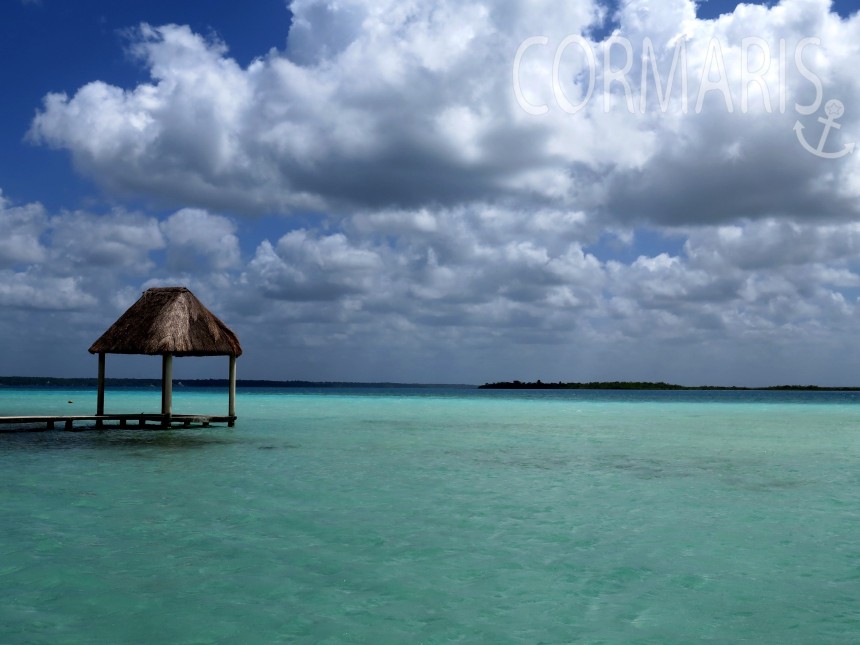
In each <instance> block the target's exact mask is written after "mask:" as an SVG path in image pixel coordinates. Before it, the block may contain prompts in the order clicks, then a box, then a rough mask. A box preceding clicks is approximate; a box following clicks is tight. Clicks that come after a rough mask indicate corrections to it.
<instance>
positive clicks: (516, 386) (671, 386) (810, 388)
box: [479, 379, 860, 392]
mask: <svg viewBox="0 0 860 645" xmlns="http://www.w3.org/2000/svg"><path fill="white" fill-rule="evenodd" d="M479 389H481V390H750V391H762V390H787V391H803V392H814V391H824V392H856V391H860V387H822V386H819V385H771V386H767V387H741V386H737V385H732V386H720V385H676V384H675V383H664V382H662V381H658V382H656V383H655V382H651V381H592V382H590V383H563V382H562V381H558V382H557V383H544V382H543V381H541V380H540V379H538V380H537V381H534V382H531V383H529V382H523V381H500V382H498V383H485V384H484V385H480V386H479Z"/></svg>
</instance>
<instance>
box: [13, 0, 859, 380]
mask: <svg viewBox="0 0 860 645" xmlns="http://www.w3.org/2000/svg"><path fill="white" fill-rule="evenodd" d="M544 4H545V5H546V6H544ZM566 4H567V5H569V6H565V7H560V6H558V3H552V2H546V3H540V2H538V3H527V2H517V1H516V0H509V1H507V2H499V3H495V4H491V5H482V4H480V3H473V2H461V3H453V2H451V3H447V2H442V3H435V4H434V3H429V2H427V3H425V2H420V1H418V0H416V1H415V2H412V3H408V4H406V3H396V2H378V3H374V2H364V1H362V0H350V1H349V2H343V3H339V4H334V3H328V2H324V1H322V0H296V2H292V3H285V2H283V1H282V0H258V1H257V2H255V3H253V4H251V5H249V6H244V5H240V4H238V3H219V2H214V3H213V2H206V3H203V2H186V3H168V2H146V3H143V2H121V3H117V2H108V1H106V0H81V1H79V2H75V3H61V2H58V1H57V0H41V1H40V2H34V1H28V2H23V1H18V0H14V1H10V2H6V3H4V4H3V5H2V7H0V30H2V38H0V43H2V45H0V47H2V50H0V54H2V55H3V60H5V61H7V62H6V63H5V64H4V65H3V66H2V67H0V75H2V76H0V81H2V82H3V86H4V87H5V88H11V90H8V89H7V92H5V93H4V94H5V97H4V102H3V117H4V118H3V119H2V122H0V123H2V126H0V145H2V149H3V154H2V155H0V190H2V196H3V203H2V204H0V206H2V210H0V224H2V225H3V228H4V229H5V230H6V240H5V241H2V240H0V281H2V283H3V284H5V287H0V332H2V335H3V337H4V338H5V339H6V341H5V342H6V343H7V345H8V346H7V348H6V350H7V355H8V357H9V358H8V361H9V362H8V363H6V364H5V365H4V366H3V368H2V370H0V371H2V372H3V373H5V374H54V375H58V376H61V375H68V376H80V375H87V374H89V373H90V372H92V359H91V357H89V356H88V355H87V354H86V353H85V349H86V347H87V346H88V345H89V343H90V342H91V341H92V340H94V338H95V337H96V336H98V334H99V333H100V332H101V331H102V330H103V328H105V327H106V326H107V325H108V324H109V323H110V322H112V320H113V319H114V318H116V317H117V316H118V315H119V314H120V313H121V312H122V311H123V310H124V308H125V307H127V306H129V305H130V304H131V302H133V301H134V299H135V298H136V297H137V295H139V293H140V291H141V290H142V289H145V288H146V287H148V286H153V285H159V284H179V283H181V284H187V285H188V286H189V287H191V288H192V289H193V290H194V291H195V292H196V293H197V294H198V296H199V297H201V299H203V300H204V302H206V303H207V304H208V305H209V306H210V307H211V308H212V309H213V310H215V311H216V312H217V313H219V314H220V315H221V316H222V317H223V318H224V319H225V320H226V321H227V322H228V323H229V324H230V325H231V326H233V327H234V328H236V330H237V331H239V332H240V335H241V336H242V339H243V343H244V344H245V346H246V348H247V350H246V356H245V357H244V358H243V365H242V370H243V375H244V376H247V377H256V378H285V379H288V378H295V379H319V380H398V381H423V382H441V381H448V382H482V381H485V380H499V379H508V378H520V379H532V378H543V379H544V380H556V379H563V380H594V379H612V380H614V379H636V380H672V381H677V382H684V383H698V382H705V383H740V384H760V383H784V382H819V383H825V382H832V383H842V384H856V383H857V382H860V372H858V371H857V370H855V369H854V368H853V365H852V364H851V361H846V360H845V358H846V357H853V356H855V350H854V342H853V329H854V322H855V319H856V308H857V307H858V304H857V294H858V289H860V277H858V275H860V274H858V272H857V271H858V267H860V259H858V257H857V252H858V250H860V231H858V230H857V229H856V226H857V225H856V222H857V216H858V214H860V212H858V207H857V206H856V203H857V200H856V199H855V197H856V196H857V194H858V193H860V187H858V186H860V178H858V174H857V167H856V161H855V160H854V159H855V158H854V155H847V156H845V157H840V158H839V159H832V160H827V159H823V158H819V157H816V156H815V155H812V154H810V153H809V152H808V151H807V150H804V149H803V147H802V146H801V145H800V144H799V142H798V140H797V138H796V136H795V129H794V126H795V123H801V124H802V125H804V127H805V128H806V129H805V130H804V133H806V136H807V137H808V139H809V140H810V141H812V143H813V146H812V147H813V148H814V147H815V145H817V143H818V139H817V136H818V134H820V132H821V126H820V125H819V122H818V121H817V119H818V118H819V117H821V116H822V115H823V114H824V112H823V110H824V107H823V102H822V105H821V106H819V107H820V110H818V112H817V113H816V114H800V113H798V112H797V111H796V110H795V109H794V103H795V102H796V101H797V102H800V101H801V99H804V98H805V97H808V95H809V92H810V91H811V90H812V88H813V85H812V84H811V82H810V79H809V78H808V75H809V74H813V75H815V77H816V78H818V79H821V81H822V85H821V88H822V98H823V99H824V100H829V99H831V98H838V99H840V100H841V101H842V102H843V103H844V105H845V108H846V110H845V115H844V117H841V121H840V122H839V125H840V126H841V127H839V128H837V129H835V130H833V137H832V138H831V139H829V140H828V146H832V147H828V148H827V149H828V150H838V149H839V148H838V146H840V145H843V144H845V145H847V144H849V143H850V142H852V141H854V140H855V136H854V135H855V133H857V124H858V122H860V121H858V116H860V114H858V113H860V110H856V111H854V110H853V109H852V106H853V103H852V100H854V101H860V86H858V82H857V81H856V80H855V79H854V74H853V72H852V68H853V61H854V60H856V58H852V56H854V54H855V53H856V52H855V50H856V48H857V43H858V42H860V39H858V38H857V36H860V22H858V20H857V19H856V17H855V16H854V15H852V12H854V11H855V9H854V7H853V6H852V3H850V2H846V1H837V2H834V3H833V4H832V5H829V4H828V3H827V2H826V1H825V0H783V2H782V3H775V2H770V3H762V6H759V7H753V6H741V7H738V6H737V3H734V2H720V1H717V0H709V1H708V2H705V3H701V4H699V5H698V6H694V5H693V4H692V3H691V2H689V1H688V0H670V1H668V2H662V3H653V2H649V1H647V0H632V1H630V2H624V3H621V4H620V5H619V4H617V3H613V4H606V3H603V4H601V3H599V2H590V1H589V2H578V3H566ZM601 16H603V17H602V18H601ZM717 18H719V20H715V19H717ZM612 30H615V33H616V34H617V35H620V36H621V37H623V38H629V41H630V43H631V51H633V50H637V51H636V52H635V53H636V56H638V55H639V54H640V53H641V52H640V51H638V49H639V47H640V46H641V44H642V42H643V38H647V39H649V40H651V41H653V42H655V43H658V44H661V43H662V44H663V46H665V49H664V50H660V51H659V58H660V60H659V62H658V64H659V66H660V68H661V69H662V72H663V74H664V79H663V80H664V81H665V78H666V77H667V75H668V72H669V66H670V64H671V62H672V51H673V50H672V49H671V46H670V45H669V43H674V42H676V40H674V39H675V38H676V37H677V36H678V35H679V34H682V35H684V36H685V37H686V38H687V39H688V41H687V42H688V43H689V45H688V46H687V47H688V49H687V53H688V55H689V63H690V70H689V78H690V82H691V85H692V87H693V90H691V91H692V98H693V99H694V101H693V103H695V98H697V97H696V88H697V85H696V81H697V80H698V81H699V82H701V79H702V69H703V67H704V66H706V65H707V63H708V60H709V59H708V56H709V55H710V53H709V52H711V51H712V50H709V49H708V44H709V43H718V44H719V46H720V49H719V52H720V54H721V56H722V57H723V59H724V60H723V63H724V65H725V68H726V73H727V78H728V79H729V81H730V83H729V85H730V87H731V92H732V93H733V94H732V99H734V102H735V104H736V105H737V106H738V107H739V106H740V102H739V100H738V99H739V97H740V94H741V93H742V91H741V89H739V88H741V83H740V80H739V79H741V77H740V76H739V74H740V72H739V69H740V67H741V65H740V58H739V57H740V51H741V49H742V42H741V39H742V38H744V37H749V36H753V37H756V38H758V39H759V41H758V42H759V43H760V44H761V43H764V44H765V45H766V46H768V47H771V46H772V47H773V49H772V51H773V52H777V48H778V43H779V41H780V40H783V41H785V42H787V43H788V44H789V47H796V46H797V43H798V41H800V40H801V39H803V38H806V37H818V38H819V39H820V41H821V44H820V45H819V46H817V54H816V56H817V57H816V56H813V55H812V48H810V49H808V50H807V53H806V54H805V56H804V60H806V61H808V62H809V66H810V68H811V69H810V70H808V75H807V76H803V75H802V74H801V73H800V72H799V71H798V70H797V68H796V67H789V68H788V69H787V70H785V72H786V74H785V75H786V81H785V82H786V87H785V88H782V89H785V90H786V91H787V92H788V94H789V95H790V98H791V100H790V101H789V109H788V110H787V113H773V112H772V111H770V110H767V109H765V108H764V106H763V105H762V104H761V103H760V102H757V101H756V98H757V97H758V95H756V96H755V97H753V104H752V107H751V109H749V110H747V111H742V110H740V109H736V110H734V111H732V112H729V111H727V110H726V109H725V106H724V104H723V103H722V102H721V100H720V95H719V94H720V93H719V91H711V92H710V95H709V96H708V97H707V98H708V100H706V101H705V102H704V103H703V106H702V109H701V110H684V109H682V108H681V106H680V103H678V102H677V101H675V102H673V103H672V105H671V106H670V107H669V108H668V109H666V110H662V109H656V107H655V105H654V102H655V99H652V101H651V103H650V104H649V105H648V108H647V109H646V110H644V111H640V110H634V111H632V112H630V111H628V110H624V109H622V108H619V107H618V106H623V104H624V103H623V101H624V98H625V97H624V95H623V93H622V92H621V91H622V90H623V89H624V88H623V87H622V86H621V85H620V84H618V83H615V84H614V85H612V86H611V87H610V95H611V96H612V97H614V98H613V100H614V101H616V103H615V104H614V105H615V107H614V108H612V109H611V110H601V109H598V108H599V105H600V100H601V99H602V98H605V96H603V97H601V96H597V95H595V97H594V99H593V100H592V101H591V103H589V105H588V107H587V109H585V110H583V111H582V112H580V113H578V114H575V115H571V114H568V113H566V112H565V111H564V110H563V109H560V107H559V105H560V104H558V103H557V102H555V101H554V99H555V95H554V94H553V92H552V85H551V82H550V81H551V72H552V62H553V59H552V54H553V51H554V50H553V49H552V48H553V47H555V46H557V45H558V43H560V42H561V41H562V40H563V39H564V37H565V36H569V35H571V34H582V35H584V36H586V37H587V38H588V39H589V41H588V42H589V43H591V46H592V48H593V50H594V51H595V52H596V55H597V56H598V57H600V56H602V55H603V54H602V51H603V50H602V49H601V47H603V46H604V45H605V42H601V41H603V40H604V39H605V38H608V37H609V35H610V33H611V32H612ZM535 35H546V36H547V37H548V39H549V44H548V45H547V46H546V47H533V48H532V49H531V50H529V52H528V55H527V56H525V57H524V58H523V60H524V61H525V63H524V64H525V67H523V68H522V69H521V70H520V74H519V76H518V77H517V78H519V79H520V80H522V82H523V83H524V85H525V96H526V97H527V99H528V101H530V102H534V103H539V102H546V103H547V104H548V105H549V106H550V109H549V110H548V113H547V114H546V115H545V116H542V117H537V116H530V115H527V114H526V113H525V112H524V111H523V110H522V109H521V107H522V106H521V105H517V103H516V101H515V98H514V97H515V95H514V92H513V88H512V81H511V78H512V77H511V70H512V65H513V62H514V59H515V55H516V52H517V48H518V46H519V45H520V44H521V43H522V42H523V41H524V40H525V38H528V37H529V36H535ZM792 53H793V51H792ZM614 55H617V50H616V51H615V52H614ZM774 58H775V56H774ZM810 61H811V62H810ZM711 63H713V60H711ZM576 65H577V60H576V59H575V57H570V58H566V59H565V60H564V66H569V67H570V69H568V67H564V68H563V70H562V71H563V74H562V76H561V77H560V78H561V79H562V80H563V81H564V82H565V83H567V84H566V85H565V86H564V88H563V89H564V92H565V94H566V96H568V97H572V96H574V95H575V94H576V92H583V91H584V87H583V86H582V85H581V78H582V75H581V74H579V75H577V74H575V73H572V72H571V70H573V69H574V68H575V67H576ZM631 70H632V71H631V72H630V74H629V78H630V79H633V83H632V85H633V88H634V91H638V89H639V88H638V85H637V83H638V80H639V78H640V70H641V66H640V65H639V63H638V62H637V61H636V60H631ZM574 71H575V70H574ZM580 71H581V70H580ZM603 71H604V72H605V70H603ZM710 71H711V73H712V74H713V73H714V71H715V68H714V67H713V66H712V67H711V69H710ZM597 74H598V77H597V78H598V81H599V82H598V94H599V92H600V90H601V89H602V87H603V85H602V82H603V81H604V80H605V79H604V78H603V77H602V76H601V75H600V74H601V70H600V69H598V70H597ZM712 77H713V76H711V77H710V78H712ZM768 78H769V81H768V82H771V81H772V79H777V83H776V84H777V85H778V84H779V77H778V76H777V75H776V74H774V75H773V76H771V77H768ZM577 79H579V80H577ZM769 87H770V88H771V89H772V90H773V93H774V96H776V95H777V92H778V90H780V89H781V88H779V87H773V86H769ZM756 91H758V90H756ZM604 95H605V93H604ZM675 98H676V99H677V98H678V96H677V92H676V96H675ZM637 99H638V96H637ZM741 112H743V113H741ZM816 128H818V130H816ZM52 293H54V294H58V295H56V296H55V297H51V294H52ZM26 345H31V349H32V346H35V350H34V351H30V352H24V351H22V349H21V348H23V347H24V346H26ZM855 362H856V361H855ZM140 365H142V363H140V362H139V361H134V360H131V361H126V360H125V359H118V361H117V363H116V368H115V369H116V370H117V371H116V372H114V373H115V374H116V375H118V376H119V375H129V376H135V375H148V374H140V369H143V368H141V367H140ZM145 369H149V368H148V367H147V368H145ZM183 369H185V370H187V374H186V377H192V376H212V375H218V374H219V370H220V367H219V366H217V365H216V366H214V367H213V366H212V365H209V364H208V363H205V362H199V361H198V362H192V363H191V364H190V365H189V366H187V367H185V368H183Z"/></svg>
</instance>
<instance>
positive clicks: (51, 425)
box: [48, 419, 54, 430]
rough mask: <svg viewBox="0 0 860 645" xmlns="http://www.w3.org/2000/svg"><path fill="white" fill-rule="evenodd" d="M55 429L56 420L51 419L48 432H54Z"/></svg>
mask: <svg viewBox="0 0 860 645" xmlns="http://www.w3.org/2000/svg"><path fill="white" fill-rule="evenodd" d="M53 429H54V420H53V419H51V420H50V421H48V430H53Z"/></svg>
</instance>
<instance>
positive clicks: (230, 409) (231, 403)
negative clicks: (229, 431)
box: [227, 354, 236, 428]
mask: <svg viewBox="0 0 860 645" xmlns="http://www.w3.org/2000/svg"><path fill="white" fill-rule="evenodd" d="M227 416H229V417H230V421H228V422H227V426H228V427H230V428H232V427H233V426H234V425H235V417H236V356H234V355H233V354H230V392H229V394H228V405H227Z"/></svg>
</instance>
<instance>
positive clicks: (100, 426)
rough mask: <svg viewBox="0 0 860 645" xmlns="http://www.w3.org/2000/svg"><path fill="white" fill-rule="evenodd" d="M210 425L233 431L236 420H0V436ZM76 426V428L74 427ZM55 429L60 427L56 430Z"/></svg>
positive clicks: (76, 417)
mask: <svg viewBox="0 0 860 645" xmlns="http://www.w3.org/2000/svg"><path fill="white" fill-rule="evenodd" d="M213 423H226V424H227V425H228V426H230V427H232V426H233V425H234V424H235V423H236V417H235V416H213V415H211V414H167V415H165V414H94V415H90V416H87V415H74V416H68V415H46V416H17V417H0V432H40V431H44V430H55V429H62V430H69V431H78V430H106V429H108V428H120V429H122V428H135V429H141V430H168V429H170V428H192V427H195V428H208V427H209V426H210V425H211V424H213ZM75 424H77V425H75ZM57 426H60V427H59V428H58V427H57Z"/></svg>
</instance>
